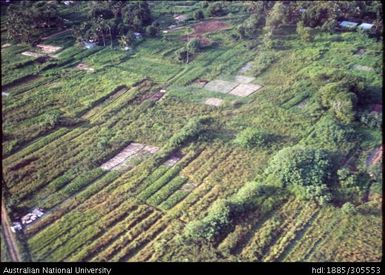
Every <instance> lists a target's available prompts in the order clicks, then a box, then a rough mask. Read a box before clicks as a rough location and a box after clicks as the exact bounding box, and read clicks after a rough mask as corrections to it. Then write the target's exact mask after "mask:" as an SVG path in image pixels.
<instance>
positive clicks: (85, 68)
mask: <svg viewBox="0 0 385 275" xmlns="http://www.w3.org/2000/svg"><path fill="white" fill-rule="evenodd" d="M75 68H76V69H78V70H82V71H87V72H94V71H95V69H94V68H92V67H90V66H88V65H87V64H85V63H79V64H78V65H76V67H75Z"/></svg>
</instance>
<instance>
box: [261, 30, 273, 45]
mask: <svg viewBox="0 0 385 275" xmlns="http://www.w3.org/2000/svg"><path fill="white" fill-rule="evenodd" d="M272 37H273V33H272V32H271V31H268V32H267V33H265V34H264V35H263V38H262V44H263V46H264V47H265V48H266V49H272V48H273V46H274V42H273V40H272Z"/></svg>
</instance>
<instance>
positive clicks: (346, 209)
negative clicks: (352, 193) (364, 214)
mask: <svg viewBox="0 0 385 275" xmlns="http://www.w3.org/2000/svg"><path fill="white" fill-rule="evenodd" d="M341 211H342V212H343V213H344V214H346V215H355V214H357V209H356V207H355V206H354V205H353V204H352V203H351V202H346V203H344V205H342V207H341Z"/></svg>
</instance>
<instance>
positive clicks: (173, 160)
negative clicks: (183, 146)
mask: <svg viewBox="0 0 385 275" xmlns="http://www.w3.org/2000/svg"><path fill="white" fill-rule="evenodd" d="M181 158H183V154H182V153H180V152H176V153H174V154H173V155H171V156H170V157H169V159H168V160H166V161H165V162H164V163H163V164H164V165H166V166H168V167H172V166H174V165H175V164H177V162H178V161H180V159H181Z"/></svg>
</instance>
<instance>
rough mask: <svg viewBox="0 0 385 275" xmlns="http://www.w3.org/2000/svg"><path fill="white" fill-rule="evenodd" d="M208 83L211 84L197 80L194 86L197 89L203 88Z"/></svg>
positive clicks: (203, 80)
mask: <svg viewBox="0 0 385 275" xmlns="http://www.w3.org/2000/svg"><path fill="white" fill-rule="evenodd" d="M208 82H209V81H208V80H205V79H200V78H198V79H195V80H194V82H193V83H192V84H193V86H195V87H198V88H203V87H204V86H205V85H206V84H207V83H208Z"/></svg>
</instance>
